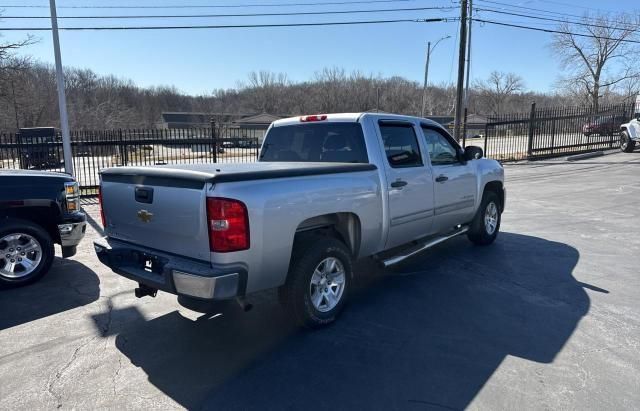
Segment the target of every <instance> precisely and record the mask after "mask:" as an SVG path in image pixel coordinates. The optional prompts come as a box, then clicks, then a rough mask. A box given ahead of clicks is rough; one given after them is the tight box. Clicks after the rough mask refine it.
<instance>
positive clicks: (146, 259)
mask: <svg viewBox="0 0 640 411" xmlns="http://www.w3.org/2000/svg"><path fill="white" fill-rule="evenodd" d="M93 246H94V249H95V251H96V255H97V256H98V259H99V260H100V262H102V263H103V264H104V265H106V266H108V267H109V268H111V270H112V271H113V272H114V273H116V274H119V275H121V276H123V277H126V278H129V279H130V280H134V281H137V282H138V283H140V284H144V285H146V286H148V287H151V288H154V289H157V290H162V291H165V292H168V293H171V294H177V295H184V296H188V297H195V298H198V299H202V300H225V299H229V298H233V297H236V296H239V295H242V294H244V288H245V286H246V270H244V269H243V268H241V267H234V266H224V267H212V266H211V264H210V263H208V262H204V261H203V262H200V261H196V260H192V259H189V258H184V257H179V256H176V255H173V254H169V253H164V252H161V251H158V250H154V249H149V248H146V247H140V246H137V245H134V244H130V243H127V242H123V241H118V240H114V239H111V238H101V239H99V240H97V241H94V243H93Z"/></svg>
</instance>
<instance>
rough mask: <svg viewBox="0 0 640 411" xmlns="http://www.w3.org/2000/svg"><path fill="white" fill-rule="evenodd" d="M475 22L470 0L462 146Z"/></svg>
mask: <svg viewBox="0 0 640 411" xmlns="http://www.w3.org/2000/svg"><path fill="white" fill-rule="evenodd" d="M472 24H473V0H469V39H468V42H467V79H466V84H465V86H464V125H463V127H462V146H463V147H464V146H465V140H466V138H467V116H468V114H469V75H470V74H471V26H472Z"/></svg>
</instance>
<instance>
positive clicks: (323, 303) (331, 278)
mask: <svg viewBox="0 0 640 411" xmlns="http://www.w3.org/2000/svg"><path fill="white" fill-rule="evenodd" d="M344 283H345V272H344V266H343V265H342V263H341V262H340V260H338V259H337V258H335V257H327V258H325V259H324V260H322V261H320V264H318V265H317V266H316V269H315V270H314V271H313V275H312V276H311V282H310V284H309V295H310V296H311V304H313V307H314V308H315V309H316V310H318V311H320V312H323V313H326V312H327V311H331V310H333V309H334V308H335V307H336V306H337V305H338V303H340V300H341V299H342V294H343V293H344Z"/></svg>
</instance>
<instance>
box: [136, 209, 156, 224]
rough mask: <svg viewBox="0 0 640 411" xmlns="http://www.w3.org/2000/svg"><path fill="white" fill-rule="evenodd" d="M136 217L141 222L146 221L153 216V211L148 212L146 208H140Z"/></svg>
mask: <svg viewBox="0 0 640 411" xmlns="http://www.w3.org/2000/svg"><path fill="white" fill-rule="evenodd" d="M138 218H139V219H140V221H142V222H143V223H148V222H149V221H151V219H152V218H153V213H150V212H148V211H147V210H140V211H138Z"/></svg>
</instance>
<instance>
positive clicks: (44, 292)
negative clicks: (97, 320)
mask: <svg viewBox="0 0 640 411" xmlns="http://www.w3.org/2000/svg"><path fill="white" fill-rule="evenodd" d="M99 296H100V280H99V279H98V276H97V275H96V273H94V272H93V271H92V270H91V269H89V268H88V267H87V266H85V265H84V264H82V263H79V262H77V261H74V260H66V259H62V258H59V257H55V259H54V261H53V265H52V266H51V269H50V271H49V272H48V273H47V274H46V275H45V276H44V277H43V278H42V279H41V280H40V281H38V282H37V283H35V284H31V285H27V286H25V287H20V288H12V289H7V290H0V330H4V329H7V328H10V327H15V326H16V325H20V324H24V323H28V322H30V321H34V320H37V319H40V318H44V317H48V316H50V315H54V314H58V313H61V312H63V311H67V310H71V309H73V308H77V307H81V306H83V305H87V304H89V303H92V302H94V301H96V300H97V299H98V298H99Z"/></svg>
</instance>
